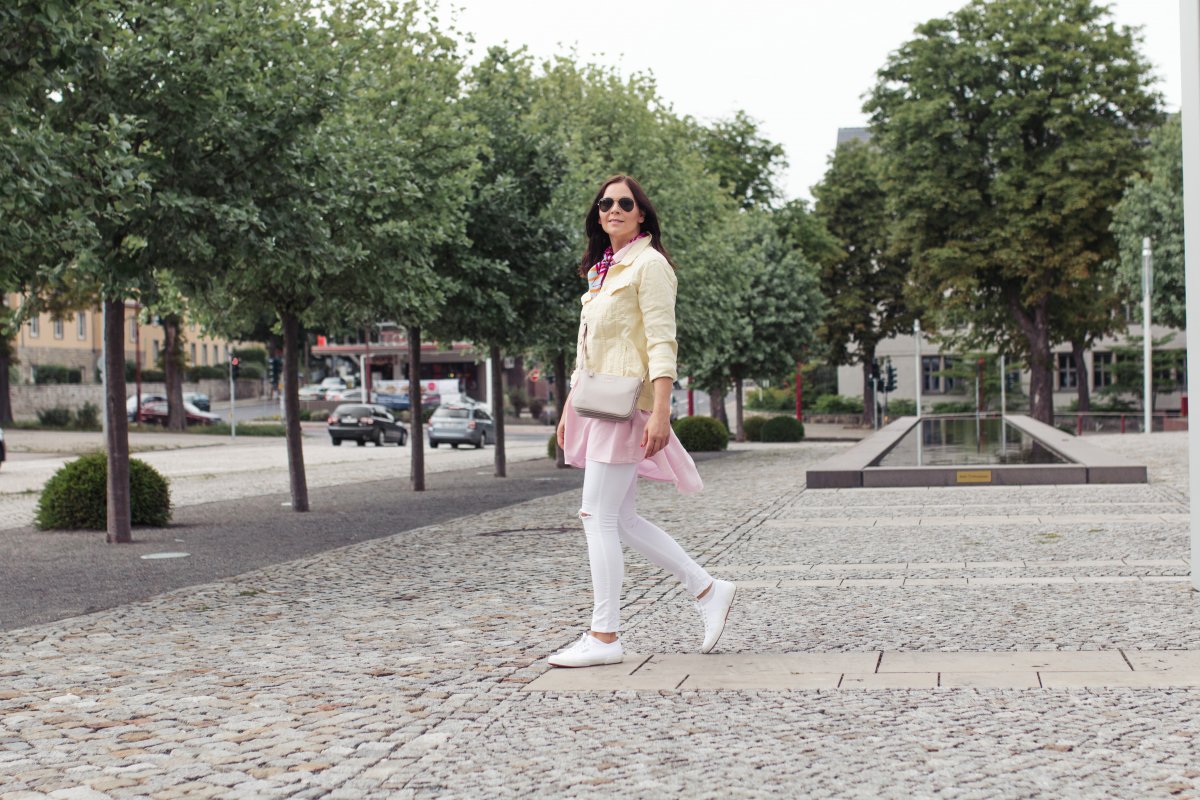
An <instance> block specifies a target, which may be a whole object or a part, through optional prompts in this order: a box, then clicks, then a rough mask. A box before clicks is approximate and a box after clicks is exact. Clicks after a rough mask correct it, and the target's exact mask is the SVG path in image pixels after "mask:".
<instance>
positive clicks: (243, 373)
mask: <svg viewBox="0 0 1200 800" xmlns="http://www.w3.org/2000/svg"><path fill="white" fill-rule="evenodd" d="M265 374H266V368H265V367H263V366H260V365H257V363H254V362H253V361H251V362H250V363H240V365H238V378H248V379H251V380H262V379H263V375H265Z"/></svg>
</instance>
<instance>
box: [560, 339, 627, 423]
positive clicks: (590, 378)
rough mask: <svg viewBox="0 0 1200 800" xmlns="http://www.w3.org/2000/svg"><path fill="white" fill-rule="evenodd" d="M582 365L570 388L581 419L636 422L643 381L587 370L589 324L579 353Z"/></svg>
mask: <svg viewBox="0 0 1200 800" xmlns="http://www.w3.org/2000/svg"><path fill="white" fill-rule="evenodd" d="M580 355H581V356H582V357H583V363H582V364H581V365H578V366H579V372H578V378H577V379H576V381H575V385H574V386H573V387H572V388H571V405H573V406H574V407H575V413H576V414H578V415H579V416H581V417H595V418H596V419H608V420H613V421H615V422H625V421H627V420H630V419H633V412H634V411H636V410H637V401H638V395H640V394H641V393H642V379H641V378H628V377H626V376H624V375H605V374H604V373H602V372H595V371H593V370H591V369H589V368H588V366H587V362H588V355H587V323H584V326H583V348H582V353H581V354H580Z"/></svg>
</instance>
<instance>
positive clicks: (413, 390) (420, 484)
mask: <svg viewBox="0 0 1200 800" xmlns="http://www.w3.org/2000/svg"><path fill="white" fill-rule="evenodd" d="M421 400H422V398H421V328H420V326H419V325H410V326H409V328H408V417H409V419H408V432H409V435H408V444H409V447H411V448H412V454H411V456H412V469H411V470H410V471H411V472H412V489H413V491H414V492H423V491H425V404H424V403H422V402H421Z"/></svg>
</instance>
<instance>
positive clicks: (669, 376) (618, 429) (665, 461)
mask: <svg viewBox="0 0 1200 800" xmlns="http://www.w3.org/2000/svg"><path fill="white" fill-rule="evenodd" d="M584 232H585V234H586V236H587V249H586V251H585V252H584V255H583V259H582V262H581V264H580V268H579V273H580V276H581V277H585V278H587V281H588V291H587V293H586V294H584V295H583V311H582V313H581V314H580V324H579V337H578V349H579V352H578V356H577V359H576V371H575V375H574V376H573V377H572V380H571V383H572V386H573V387H575V388H574V389H573V390H572V395H568V397H567V402H566V410H565V411H564V413H563V418H562V420H560V421H559V423H558V443H559V445H560V446H561V447H562V448H563V450H564V451H565V452H566V457H567V462H568V463H570V464H571V465H572V466H575V467H582V468H583V469H584V476H583V502H582V504H581V507H580V510H579V517H580V519H581V520H582V521H583V529H584V532H585V533H586V535H587V547H588V558H589V560H590V562H591V568H592V592H593V597H594V602H595V605H594V609H593V612H592V623H591V629H590V630H589V631H586V632H585V633H584V634H583V636H582V637H581V638H580V640H579V641H578V642H576V643H575V644H574V645H572V646H571V647H569V648H567V649H566V650H563V651H562V652H560V653H556V654H554V655H553V656H551V657H550V659H549V661H550V663H551V664H552V665H554V666H556V667H590V666H595V665H597V664H616V663H618V662H620V661H621V660H623V659H624V650H623V648H622V647H621V642H620V639H619V638H618V631H619V630H620V621H621V620H620V610H621V584H622V581H623V579H624V561H623V558H622V552H621V543H622V542H624V543H625V544H628V545H629V546H630V547H632V548H633V549H634V550H637V551H638V552H640V553H641V554H642V555H644V556H645V557H646V558H648V559H649V560H650V561H652V562H653V563H655V564H657V565H658V566H659V567H661V568H663V569H665V570H668V571H669V572H671V573H673V574H674V575H675V577H676V578H678V579H679V580H680V581H681V582H682V583H683V585H684V588H685V589H686V590H687V591H688V593H689V594H691V595H692V596H693V597H695V598H696V607H697V609H698V610H699V612H700V615H701V618H702V620H703V622H704V639H703V643H702V644H701V646H700V652H702V653H707V652H709V651H710V650H712V648H713V647H714V646H715V645H716V643H717V639H719V638H720V636H721V632H722V630H723V629H724V627H725V620H726V618H727V617H728V616H729V608H730V606H732V605H733V596H734V592H735V589H736V587H735V586H734V585H733V584H732V583H730V582H729V581H721V580H713V578H712V576H710V575H709V574H708V572H707V571H705V569H704V568H703V567H701V566H700V565H699V564H697V563H696V562H695V561H694V560H693V559H692V558H691V557H690V556H688V554H687V553H685V552H684V551H683V548H681V547H680V546H679V544H678V543H676V541H675V540H674V539H672V538H671V536H670V535H669V534H667V533H666V532H665V531H663V530H662V529H661V528H659V527H657V526H656V525H654V524H653V523H651V522H648V521H647V520H645V519H643V518H642V517H640V516H638V514H637V511H636V502H637V478H638V476H639V475H641V476H642V477H644V478H649V479H651V480H659V481H669V482H671V483H674V484H675V486H676V488H677V489H678V490H679V491H680V492H681V493H684V494H687V493H690V492H696V491H699V490H700V489H701V488H703V483H702V482H701V480H700V475H699V474H698V473H697V472H696V465H695V463H694V462H693V461H692V458H691V456H690V455H688V452H687V450H685V449H684V447H683V445H682V444H681V443H680V441H679V439H678V438H676V436H675V433H674V431H673V430H671V420H670V407H671V390H672V387H673V384H674V381H675V378H676V377H677V372H676V365H675V359H676V353H677V351H678V345H677V343H676V341H675V290H676V286H677V280H676V278H675V268H674V265H673V264H672V262H671V259H670V256H669V255H668V254H667V251H666V248H665V247H663V243H662V236H661V232H660V230H659V224H658V214H657V213H656V212H655V210H654V205H653V204H652V203H651V202H650V199H649V198H648V197H647V196H646V193H645V192H644V191H643V190H642V187H641V186H639V185H638V183H637V181H635V180H634V179H633V178H630V177H627V176H624V175H617V176H614V177H612V178H609V179H608V180H606V181H605V182H604V183H603V185H601V187H600V191H598V192H597V193H596V197H595V199H594V200H593V202H592V206H591V208H589V209H588V212H587V216H586V217H585V218H584ZM581 370H588V371H592V372H594V373H597V374H600V375H604V376H624V377H631V378H641V380H642V383H641V393H640V395H639V396H638V399H637V408H636V410H634V412H633V416H632V418H630V419H628V420H621V421H614V420H611V419H602V418H597V417H594V416H583V415H581V414H579V413H577V411H576V409H575V407H574V405H573V403H572V400H573V393H574V391H575V390H577V389H578V388H579V379H580V375H581Z"/></svg>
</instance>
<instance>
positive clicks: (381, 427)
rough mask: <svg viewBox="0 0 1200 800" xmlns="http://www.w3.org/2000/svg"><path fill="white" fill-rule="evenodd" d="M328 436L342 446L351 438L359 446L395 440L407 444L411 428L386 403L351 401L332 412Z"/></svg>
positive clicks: (378, 445)
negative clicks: (384, 404)
mask: <svg viewBox="0 0 1200 800" xmlns="http://www.w3.org/2000/svg"><path fill="white" fill-rule="evenodd" d="M329 438H330V439H332V440H333V443H334V444H335V445H339V446H340V445H341V443H342V442H344V441H346V440H347V439H350V440H351V441H355V442H358V446H359V447H362V446H363V445H365V444H366V443H367V442H374V443H375V446H376V447H383V445H384V443H386V442H395V443H396V444H398V445H400V446H401V447H403V446H404V445H406V444H408V430H407V429H406V428H405V427H404V426H403V425H401V424H400V423H399V422H397V421H396V418H395V417H393V416H392V414H391V412H389V411H388V410H387V409H386V408H384V407H383V406H376V405H366V404H363V403H350V404H345V405H340V406H338V407H337V408H335V409H334V410H333V411H332V412H331V413H330V414H329Z"/></svg>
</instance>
